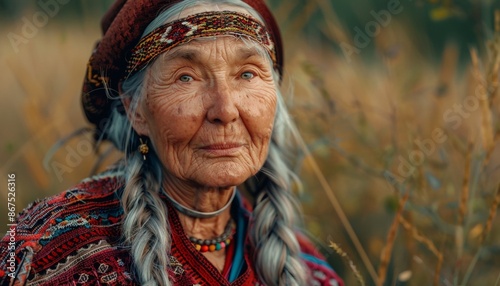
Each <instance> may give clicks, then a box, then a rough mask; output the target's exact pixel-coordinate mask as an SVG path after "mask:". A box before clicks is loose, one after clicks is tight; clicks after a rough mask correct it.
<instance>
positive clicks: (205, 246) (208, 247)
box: [189, 218, 236, 252]
mask: <svg viewBox="0 0 500 286" xmlns="http://www.w3.org/2000/svg"><path fill="white" fill-rule="evenodd" d="M235 229H236V223H235V222H234V220H233V219H232V218H231V219H230V220H229V222H228V223H227V225H226V228H225V229H224V232H223V233H222V234H221V235H220V236H218V237H215V238H212V239H199V238H196V237H192V236H190V237H189V240H190V241H191V242H192V243H193V244H194V247H195V248H196V250H198V251H200V252H207V251H210V252H214V251H217V250H221V249H224V248H226V247H227V246H228V245H229V244H230V243H231V239H232V236H233V234H234V230H235Z"/></svg>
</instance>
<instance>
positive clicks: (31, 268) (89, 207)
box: [0, 169, 343, 286]
mask: <svg viewBox="0 0 500 286" xmlns="http://www.w3.org/2000/svg"><path fill="white" fill-rule="evenodd" d="M123 181H124V180H123V177H122V174H121V173H120V172H118V171H116V169H115V170H110V171H107V172H105V173H102V174H100V175H98V176H95V177H92V178H89V179H86V180H84V181H82V182H81V183H80V184H78V185H77V186H75V187H74V188H72V189H69V190H67V191H65V192H63V193H61V194H59V195H56V196H53V197H50V198H47V199H44V200H41V201H37V202H35V203H33V204H32V205H31V206H29V207H28V208H27V209H25V210H24V211H23V212H22V213H21V214H20V215H19V217H18V219H17V227H16V228H15V231H16V233H15V244H11V245H10V246H11V247H9V242H10V235H9V234H7V236H5V237H4V238H3V240H2V241H1V242H0V269H1V270H0V284H1V285H50V286H53V285H61V286H62V285H137V283H136V282H134V275H133V273H131V255H130V253H129V249H128V248H127V247H126V246H125V245H124V244H123V243H122V235H121V221H122V219H123V216H124V213H123V209H122V207H121V204H120V194H121V192H122V190H123ZM164 201H165V203H166V204H167V207H168V209H169V215H168V218H169V223H170V227H171V232H172V233H171V236H172V248H171V253H170V269H169V271H168V273H169V276H170V279H171V280H172V281H174V284H175V285H181V286H184V285H189V286H192V285H259V283H258V281H257V279H256V274H255V273H254V269H253V263H252V259H251V258H252V249H251V247H250V245H249V244H248V241H247V236H246V228H247V227H246V226H247V225H248V219H249V216H250V210H249V208H248V206H247V204H246V203H244V202H243V200H241V199H237V200H235V201H234V202H233V205H232V209H231V214H232V216H233V218H234V219H235V221H236V222H237V231H236V234H235V237H234V238H233V239H234V241H235V242H234V243H231V245H230V246H229V247H228V249H227V255H226V256H227V259H226V266H225V269H224V271H223V272H222V273H220V272H219V271H218V270H217V269H216V268H215V267H214V266H213V265H212V264H211V263H210V262H209V261H208V260H207V259H206V258H205V257H204V256H203V255H202V254H201V253H200V252H199V251H197V250H196V249H195V248H194V246H193V245H192V243H191V242H190V241H189V238H188V237H187V236H186V235H185V234H184V231H183V228H182V225H181V223H180V221H179V218H178V216H177V213H176V212H175V211H174V208H173V207H172V206H170V205H169V204H168V202H167V200H164ZM298 238H299V242H300V244H301V249H302V252H303V254H302V258H303V260H304V262H305V264H306V265H307V266H308V269H309V270H310V273H309V276H310V277H311V278H312V280H313V284H312V285H343V282H342V280H341V279H340V278H339V277H338V276H337V274H336V273H335V272H334V271H333V270H332V269H331V268H330V267H329V266H328V265H327V264H326V263H325V262H324V260H323V259H322V257H321V256H320V255H319V254H318V253H317V251H316V250H315V249H314V247H313V246H312V245H311V244H310V243H309V242H308V241H307V240H306V239H304V238H303V237H302V236H300V235H299V236H298ZM11 252H12V253H15V255H14V256H12V257H14V259H11V254H10V253H11ZM9 259H11V261H12V260H15V262H14V268H15V269H13V270H15V273H14V274H11V272H10V271H9V270H8V266H9V265H10V261H9ZM11 276H15V278H12V277H11ZM229 281H231V282H229Z"/></svg>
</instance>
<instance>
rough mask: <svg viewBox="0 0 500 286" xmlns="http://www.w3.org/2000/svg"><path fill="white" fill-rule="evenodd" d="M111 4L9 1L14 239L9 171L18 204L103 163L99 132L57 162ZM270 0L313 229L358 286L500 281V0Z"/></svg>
mask: <svg viewBox="0 0 500 286" xmlns="http://www.w3.org/2000/svg"><path fill="white" fill-rule="evenodd" d="M48 2H53V3H57V8H58V10H57V12H54V13H53V15H48V14H47V13H46V19H47V20H46V21H45V20H44V19H45V18H44V17H43V15H41V14H40V12H41V11H44V10H43V7H42V5H41V4H40V3H48ZM111 2H112V1H98V0H87V1H82V0H74V1H68V0H65V1H62V0H60V1H59V2H57V1H56V0H54V1H50V0H46V1H15V0H2V1H0V17H1V18H0V23H1V25H0V35H1V37H2V41H0V65H1V73H0V96H1V99H2V104H1V105H0V118H1V120H0V130H1V137H0V138H1V139H0V162H1V165H0V168H1V170H0V174H1V176H2V178H5V179H4V180H3V182H4V183H1V184H2V186H1V190H2V191H1V194H0V196H1V197H2V201H4V202H5V203H2V204H1V205H0V214H1V215H0V231H1V232H2V233H3V232H4V231H6V230H7V226H6V224H7V218H8V217H7V209H6V198H7V190H6V185H7V174H10V173H15V174H16V195H17V196H16V207H17V212H19V211H21V210H22V209H23V208H24V207H26V206H27V205H28V204H29V203H30V202H32V201H33V200H35V199H37V198H43V197H46V196H49V195H52V194H56V193H59V192H61V191H62V190H64V189H66V188H68V187H70V186H72V185H74V184H75V183H77V182H78V181H79V180H81V179H82V178H85V177H87V176H88V175H89V174H90V173H91V172H93V168H94V165H95V163H96V160H97V156H95V155H94V154H93V152H92V151H91V142H92V140H91V138H90V136H88V135H81V136H77V137H75V138H73V139H70V140H68V141H67V142H65V144H64V145H62V146H61V147H60V148H59V149H58V150H57V151H56V152H55V153H54V156H53V157H52V158H51V159H50V160H48V161H47V162H46V167H44V164H43V160H44V157H45V156H46V155H47V153H48V152H49V150H50V148H51V147H52V146H53V145H54V144H55V143H56V142H58V140H60V139H62V138H64V137H67V136H68V135H70V134H71V133H72V132H74V131H75V130H77V129H79V128H81V127H85V126H88V125H87V123H86V122H85V120H84V117H83V113H82V111H81V107H80V87H81V83H82V80H83V77H84V72H85V66H86V62H87V60H88V57H89V55H90V51H91V49H92V47H93V45H94V42H95V41H96V40H97V39H98V38H99V35H100V34H99V33H100V32H99V19H100V17H101V16H102V15H103V13H104V12H105V11H106V8H107V7H108V6H109V3H111ZM269 2H270V5H271V7H272V10H273V12H274V13H275V15H276V17H277V18H278V21H279V23H280V26H281V28H282V33H283V38H284V41H285V55H286V62H285V70H286V76H285V79H284V81H283V91H284V94H285V96H286V101H287V104H288V106H289V108H290V110H291V112H292V114H293V117H294V119H295V120H296V122H297V125H298V127H299V130H300V133H301V134H302V136H303V138H304V142H303V143H304V145H303V146H306V147H307V150H309V151H305V149H306V148H301V149H300V150H298V151H297V166H296V171H297V173H299V175H300V176H301V177H302V179H303V180H304V190H305V192H304V193H302V194H300V199H301V201H302V203H303V207H304V212H305V213H306V217H305V226H306V228H307V230H308V231H309V233H310V234H311V236H312V237H314V238H315V239H316V240H317V241H316V242H317V243H318V244H320V245H322V246H323V247H322V250H323V251H324V253H326V255H327V258H328V260H329V261H330V263H331V264H332V265H333V266H334V268H335V269H336V270H337V272H339V274H340V275H341V276H342V277H343V278H344V279H345V282H346V285H361V284H363V283H364V284H365V285H433V284H434V285H500V282H499V280H500V268H499V266H500V255H499V254H500V227H499V222H500V221H499V218H497V216H496V211H497V207H498V203H499V201H500V189H499V184H500V146H499V145H500V143H499V139H500V136H499V134H500V123H499V112H500V107H499V103H500V102H499V100H500V99H499V98H498V97H499V96H498V92H497V88H498V81H499V68H500V3H499V2H500V1H493V0H491V1H487V0H483V1H479V0H475V1H474V0H470V1H469V0H462V1H453V0H430V1H423V0H420V1H409V0H408V1H406V0H401V1H395V0H391V1H381V0H377V1H369V0H359V1H358V0H356V1H348V0H337V1H331V0H312V1H304V0H288V1H285V0H274V1H269ZM396 4H397V5H396ZM54 7H55V6H54ZM54 7H53V8H54ZM54 9H55V8H54ZM54 9H53V11H55V10H54ZM383 11H386V12H387V13H384V12H383ZM390 11H399V12H397V13H393V12H390ZM495 11H497V14H496V15H497V16H496V19H497V21H495ZM37 13H38V14H37ZM387 15H389V17H387ZM37 17H38V18H37ZM377 17H379V19H378V20H377ZM384 17H385V18H384ZM34 21H38V22H36V23H35V22H34ZM27 22H31V24H33V25H34V28H35V29H32V30H31V31H30V30H29V29H28V28H26V27H25V26H26V25H29V24H26V23H27ZM35 24H36V25H35ZM42 24H43V25H42ZM377 25H378V26H377ZM377 27H378V28H377ZM367 28H368V31H367V30H366V29H367ZM370 29H371V30H370ZM359 31H361V32H359ZM370 31H371V32H370ZM361 33H363V34H364V36H360V34H361ZM370 33H371V34H372V35H373V36H370ZM14 34H15V35H17V36H18V37H15V36H14ZM19 37H22V38H23V39H24V40H23V39H21V38H19ZM13 39H14V42H13ZM100 151H101V152H108V149H107V147H106V146H105V147H104V148H103V149H102V150H100ZM118 156H119V154H112V155H111V156H110V157H109V158H108V159H106V161H104V162H101V164H100V166H106V165H107V164H109V163H111V162H113V161H114V160H115V158H117V157H118ZM347 256H348V257H347ZM360 277H361V278H360ZM361 280H362V281H361Z"/></svg>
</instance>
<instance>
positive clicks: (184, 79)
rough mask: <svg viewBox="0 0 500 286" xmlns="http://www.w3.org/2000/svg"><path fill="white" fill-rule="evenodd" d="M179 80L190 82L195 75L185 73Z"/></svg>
mask: <svg viewBox="0 0 500 286" xmlns="http://www.w3.org/2000/svg"><path fill="white" fill-rule="evenodd" d="M179 80H180V81H182V82H190V81H192V80H193V77H192V76H189V75H185V74H184V75H181V77H179Z"/></svg>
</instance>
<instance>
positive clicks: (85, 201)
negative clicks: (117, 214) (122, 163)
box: [16, 170, 123, 236]
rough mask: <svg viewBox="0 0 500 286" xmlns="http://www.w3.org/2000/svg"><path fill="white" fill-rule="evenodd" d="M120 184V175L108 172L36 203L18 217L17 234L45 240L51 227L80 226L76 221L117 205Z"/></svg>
mask: <svg viewBox="0 0 500 286" xmlns="http://www.w3.org/2000/svg"><path fill="white" fill-rule="evenodd" d="M122 184H123V183H122V176H121V173H120V172H118V171H116V170H108V171H105V172H103V173H100V174H98V175H95V176H92V177H89V178H86V179H84V180H82V181H81V182H80V183H78V184H77V185H75V186H73V187H71V188H69V189H67V190H65V191H63V192H62V193H59V194H57V195H54V196H50V197H47V198H44V199H41V200H36V201H35V202H33V203H31V204H30V205H28V207H26V208H25V209H24V210H23V211H22V212H20V213H19V215H18V217H17V225H16V226H17V229H18V232H19V231H21V230H22V231H29V232H31V233H32V234H33V235H37V234H38V235H42V236H46V235H47V234H48V233H47V230H48V229H50V227H53V226H54V225H56V224H60V223H61V222H63V221H66V223H64V225H68V224H71V223H70V222H73V223H76V224H77V225H78V224H82V223H83V221H82V220H78V219H77V217H83V216H85V215H86V214H88V213H89V212H90V211H91V210H95V209H98V208H99V207H100V206H102V205H103V204H104V205H107V204H116V203H119V200H118V196H117V194H116V191H117V190H118V189H120V187H121V186H122ZM100 210H101V211H104V210H105V209H100ZM75 219H76V221H75ZM87 219H88V218H87Z"/></svg>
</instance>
